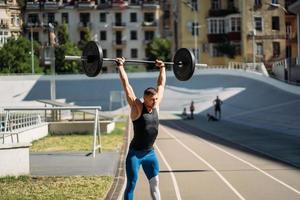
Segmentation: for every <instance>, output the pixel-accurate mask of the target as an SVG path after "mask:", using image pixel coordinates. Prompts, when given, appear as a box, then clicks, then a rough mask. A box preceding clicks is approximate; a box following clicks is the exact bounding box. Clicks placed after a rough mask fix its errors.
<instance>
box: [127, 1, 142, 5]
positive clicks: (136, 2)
mask: <svg viewBox="0 0 300 200" xmlns="http://www.w3.org/2000/svg"><path fill="white" fill-rule="evenodd" d="M140 5H141V3H140V1H139V0H135V1H133V0H131V1H129V6H140Z"/></svg>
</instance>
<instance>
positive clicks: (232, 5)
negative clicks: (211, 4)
mask: <svg viewBox="0 0 300 200" xmlns="http://www.w3.org/2000/svg"><path fill="white" fill-rule="evenodd" d="M227 7H228V9H234V8H235V6H234V0H228V5H227Z"/></svg>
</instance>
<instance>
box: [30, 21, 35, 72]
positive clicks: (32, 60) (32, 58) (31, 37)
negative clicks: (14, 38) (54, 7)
mask: <svg viewBox="0 0 300 200" xmlns="http://www.w3.org/2000/svg"><path fill="white" fill-rule="evenodd" d="M30 40H31V73H32V74H34V51H33V31H32V26H31V27H30Z"/></svg>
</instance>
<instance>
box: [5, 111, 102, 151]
mask: <svg viewBox="0 0 300 200" xmlns="http://www.w3.org/2000/svg"><path fill="white" fill-rule="evenodd" d="M3 110H4V112H3V113H0V138H1V137H2V139H3V143H4V137H5V136H7V134H8V135H10V136H11V138H12V140H13V137H12V135H13V134H16V135H17V140H18V133H19V132H20V131H23V130H24V129H25V128H26V129H30V128H34V127H35V126H37V125H41V124H43V123H47V111H58V112H59V113H61V111H63V110H72V111H94V112H95V113H94V115H95V117H94V130H93V145H92V146H93V147H92V153H93V157H95V156H96V150H97V149H99V152H101V134H100V124H99V111H100V110H101V107H100V106H94V107H92V106H72V107H7V108H4V109H3ZM37 111H39V112H37ZM97 139H98V144H97ZM12 142H13V141H12ZM17 142H19V141H17Z"/></svg>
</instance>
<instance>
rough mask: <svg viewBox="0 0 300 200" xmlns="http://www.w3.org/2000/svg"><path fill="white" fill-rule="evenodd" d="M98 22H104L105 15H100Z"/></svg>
mask: <svg viewBox="0 0 300 200" xmlns="http://www.w3.org/2000/svg"><path fill="white" fill-rule="evenodd" d="M100 22H106V13H100Z"/></svg>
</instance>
